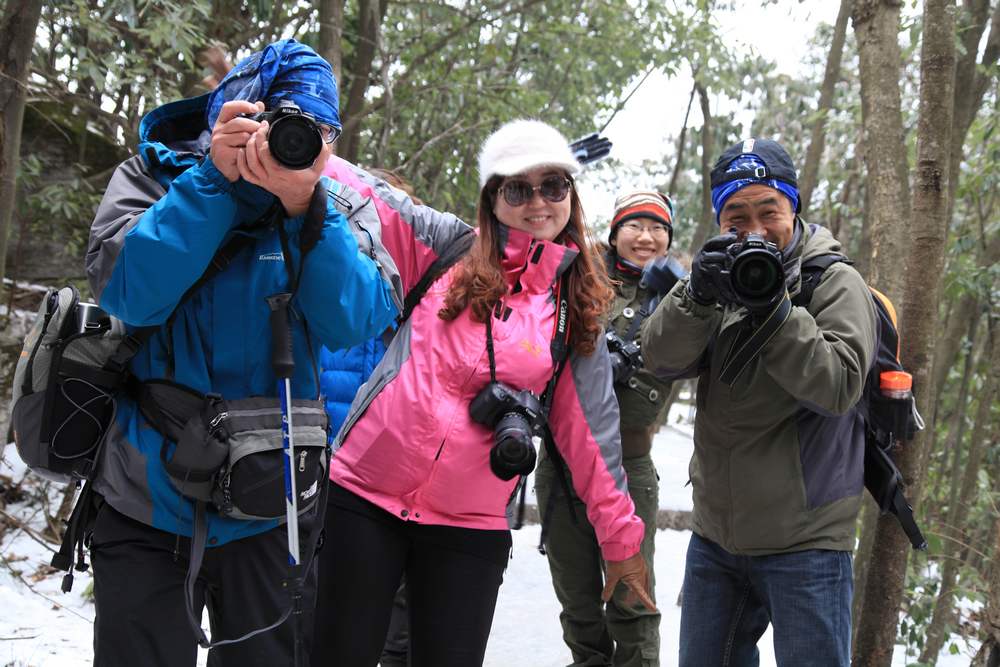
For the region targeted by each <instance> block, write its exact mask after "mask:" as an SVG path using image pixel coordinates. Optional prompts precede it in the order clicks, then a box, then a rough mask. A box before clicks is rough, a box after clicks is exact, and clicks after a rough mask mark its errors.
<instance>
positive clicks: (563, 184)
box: [497, 176, 573, 207]
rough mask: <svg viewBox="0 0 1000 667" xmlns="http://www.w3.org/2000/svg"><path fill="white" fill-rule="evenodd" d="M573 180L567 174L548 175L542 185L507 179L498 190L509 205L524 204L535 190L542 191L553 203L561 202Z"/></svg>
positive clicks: (545, 197) (529, 199) (544, 196)
mask: <svg viewBox="0 0 1000 667" xmlns="http://www.w3.org/2000/svg"><path fill="white" fill-rule="evenodd" d="M572 187H573V182H572V181H570V180H569V179H568V178H566V177H565V176H546V177H545V178H544V179H542V183H541V185H532V184H531V183H529V182H527V181H519V180H517V181H507V182H506V183H504V184H503V185H501V186H500V189H499V190H497V192H498V193H499V194H502V195H503V200H504V201H505V202H507V205H508V206H514V207H517V206H524V205H525V204H527V203H528V202H529V201H531V199H532V198H533V197H534V196H535V192H536V191H537V192H539V193H541V195H542V197H543V198H544V199H546V200H548V201H550V202H552V203H556V202H561V201H562V200H563V199H566V195H568V194H569V191H570V188H572Z"/></svg>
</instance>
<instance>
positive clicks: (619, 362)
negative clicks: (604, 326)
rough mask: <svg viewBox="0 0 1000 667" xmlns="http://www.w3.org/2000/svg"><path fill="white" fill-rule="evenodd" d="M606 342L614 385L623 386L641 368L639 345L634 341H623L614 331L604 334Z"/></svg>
mask: <svg viewBox="0 0 1000 667" xmlns="http://www.w3.org/2000/svg"><path fill="white" fill-rule="evenodd" d="M604 337H605V338H606V339H607V341H608V352H609V353H610V355H611V372H612V373H613V375H614V378H615V384H625V383H626V382H628V380H629V378H630V377H632V376H633V375H635V372H636V371H637V370H639V369H640V368H642V353H641V351H640V350H639V343H637V342H636V341H634V340H632V341H625V340H623V339H622V337H621V336H619V335H618V334H616V333H615V332H614V331H608V332H606V333H605V334H604Z"/></svg>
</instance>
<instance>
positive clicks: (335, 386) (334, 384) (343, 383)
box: [314, 169, 423, 667]
mask: <svg viewBox="0 0 1000 667" xmlns="http://www.w3.org/2000/svg"><path fill="white" fill-rule="evenodd" d="M369 173H370V174H371V175H373V176H375V177H377V178H381V179H382V180H383V181H385V182H386V183H388V184H389V185H391V186H392V187H394V188H397V189H399V190H402V191H403V192H404V193H406V194H407V195H409V196H410V200H411V201H413V203H414V204H416V205H418V206H420V205H422V204H423V202H422V201H421V200H420V199H419V198H418V197H417V196H416V194H414V191H413V186H412V185H410V183H409V182H408V181H407V180H406V179H404V178H403V177H402V176H400V175H399V174H398V173H397V172H395V171H393V170H391V169H372V170H370V171H369ZM387 333H389V334H390V336H391V332H387ZM383 337H384V336H381V335H380V336H374V337H372V338H370V339H369V340H366V341H365V342H363V343H361V344H359V345H355V346H354V347H352V348H348V349H342V350H329V349H327V348H325V347H324V348H323V350H322V351H321V352H320V359H319V363H320V368H321V371H322V372H321V375H320V389H321V393H322V394H323V397H324V400H325V401H326V412H327V414H328V415H329V416H330V431H331V432H332V433H337V432H338V431H339V430H340V427H341V426H342V425H343V423H344V419H345V418H346V417H347V411H348V409H349V408H350V407H351V401H353V400H354V397H355V395H357V393H358V390H359V389H360V388H361V387H362V385H364V383H365V382H367V381H368V377H369V376H370V375H371V374H372V371H374V370H375V367H376V366H377V365H378V363H379V361H381V360H382V357H383V356H384V355H385V349H386V346H385V342H384V340H383ZM323 559H324V556H322V555H321V556H320V557H319V573H318V576H319V587H320V588H324V587H325V585H326V584H325V577H326V576H328V575H327V573H326V571H325V570H324V568H323ZM333 576H335V575H333ZM320 612H321V613H322V612H323V610H322V609H320ZM323 615H324V616H325V615H326V614H325V613H324V614H323ZM319 630H320V632H322V631H323V629H322V628H320V629H319ZM314 636H316V635H314ZM320 646H321V644H318V645H317V646H316V647H315V648H314V650H319V647H320ZM408 647H409V623H408V619H407V611H406V584H405V583H403V582H401V583H400V584H399V589H398V590H397V591H396V598H395V600H394V601H393V609H392V619H391V620H390V622H389V632H388V634H387V636H386V640H385V647H384V648H383V650H382V657H381V658H380V659H379V664H380V665H381V666H382V667H406V664H407V658H406V654H407V651H408ZM314 662H317V663H320V657H317V659H316V660H314Z"/></svg>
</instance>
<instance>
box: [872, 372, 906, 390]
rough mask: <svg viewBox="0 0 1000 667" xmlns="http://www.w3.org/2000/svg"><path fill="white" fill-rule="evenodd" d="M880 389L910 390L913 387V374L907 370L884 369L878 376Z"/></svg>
mask: <svg viewBox="0 0 1000 667" xmlns="http://www.w3.org/2000/svg"><path fill="white" fill-rule="evenodd" d="M878 386H879V388H880V389H888V390H890V391H892V390H896V391H909V390H910V389H912V388H913V376H912V375H910V374H909V373H907V372H906V371H883V372H882V373H879V376H878Z"/></svg>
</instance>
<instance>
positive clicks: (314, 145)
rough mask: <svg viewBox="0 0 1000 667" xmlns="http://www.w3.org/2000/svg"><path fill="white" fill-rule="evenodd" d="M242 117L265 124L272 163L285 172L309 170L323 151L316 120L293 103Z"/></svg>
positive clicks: (286, 102) (287, 102)
mask: <svg viewBox="0 0 1000 667" xmlns="http://www.w3.org/2000/svg"><path fill="white" fill-rule="evenodd" d="M242 116H243V117H244V118H249V119H250V120H254V121H257V122H258V123H263V122H264V121H267V122H268V124H269V125H270V127H268V128H267V145H268V148H269V149H270V151H271V155H273V156H274V159H275V160H277V161H278V162H279V163H280V164H281V165H282V166H284V167H287V168H288V169H308V168H309V167H311V166H312V165H313V163H314V162H315V161H316V158H317V157H319V154H320V151H322V150H323V143H324V141H323V133H322V131H321V130H320V127H319V124H318V123H317V122H316V119H315V118H313V116H312V115H311V114H308V113H306V112H305V111H302V109H300V108H299V106H298V105H297V104H295V103H294V102H291V101H289V100H281V101H280V102H278V105H277V106H276V107H275V108H274V109H271V110H269V111H260V112H258V113H250V114H242Z"/></svg>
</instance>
